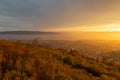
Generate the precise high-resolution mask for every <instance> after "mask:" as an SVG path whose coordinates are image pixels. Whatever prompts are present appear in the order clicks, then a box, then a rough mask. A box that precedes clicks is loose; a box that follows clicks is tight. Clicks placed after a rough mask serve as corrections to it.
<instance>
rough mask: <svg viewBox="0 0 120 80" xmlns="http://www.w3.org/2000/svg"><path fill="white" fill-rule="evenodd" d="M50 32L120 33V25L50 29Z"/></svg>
mask: <svg viewBox="0 0 120 80" xmlns="http://www.w3.org/2000/svg"><path fill="white" fill-rule="evenodd" d="M48 31H64V32H75V31H80V32H120V24H107V25H100V26H79V27H69V28H56V29H55V28H54V29H48Z"/></svg>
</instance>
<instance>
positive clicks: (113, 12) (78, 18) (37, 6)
mask: <svg viewBox="0 0 120 80" xmlns="http://www.w3.org/2000/svg"><path fill="white" fill-rule="evenodd" d="M119 7H120V0H0V27H9V28H8V30H9V29H10V28H13V29H19V30H20V29H26V30H29V29H34V30H35V28H36V30H38V28H39V29H40V30H44V29H47V28H56V27H57V28H61V27H74V26H81V25H92V24H98V25H99V24H106V23H115V22H118V23H119V20H120V17H119V16H120V15H119V14H120V11H119ZM5 29H6V30H7V28H5Z"/></svg>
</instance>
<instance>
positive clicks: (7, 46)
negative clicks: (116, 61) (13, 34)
mask: <svg viewBox="0 0 120 80" xmlns="http://www.w3.org/2000/svg"><path fill="white" fill-rule="evenodd" d="M119 78H120V66H119V65H116V66H114V65H113V66H111V65H110V64H107V63H105V62H104V63H103V61H101V62H97V61H96V60H93V59H89V58H87V57H85V56H82V55H81V54H80V53H79V52H77V51H75V50H69V51H68V50H64V49H51V48H47V47H43V46H40V45H37V44H36V43H35V42H34V43H29V44H25V43H22V42H21V41H16V42H11V41H7V40H0V80H119Z"/></svg>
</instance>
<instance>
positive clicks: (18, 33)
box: [0, 31, 59, 35]
mask: <svg viewBox="0 0 120 80" xmlns="http://www.w3.org/2000/svg"><path fill="white" fill-rule="evenodd" d="M51 34H59V33H58V32H43V31H3V32H0V35H51Z"/></svg>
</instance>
